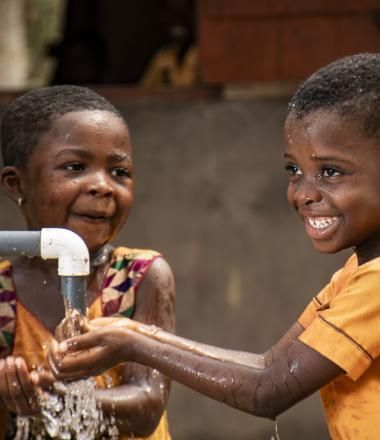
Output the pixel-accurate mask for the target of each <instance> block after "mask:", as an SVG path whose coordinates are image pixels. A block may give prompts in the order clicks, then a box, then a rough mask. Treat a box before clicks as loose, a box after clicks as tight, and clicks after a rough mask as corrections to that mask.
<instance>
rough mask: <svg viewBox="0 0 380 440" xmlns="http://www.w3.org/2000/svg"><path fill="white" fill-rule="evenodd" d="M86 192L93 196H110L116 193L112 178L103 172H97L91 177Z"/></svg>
mask: <svg viewBox="0 0 380 440" xmlns="http://www.w3.org/2000/svg"><path fill="white" fill-rule="evenodd" d="M86 191H87V192H89V193H90V194H91V195H93V196H101V197H104V196H110V195H112V194H113V192H114V186H113V183H112V180H111V178H110V176H108V175H106V173H103V172H97V173H93V174H92V175H91V176H89V179H88V181H87V184H86Z"/></svg>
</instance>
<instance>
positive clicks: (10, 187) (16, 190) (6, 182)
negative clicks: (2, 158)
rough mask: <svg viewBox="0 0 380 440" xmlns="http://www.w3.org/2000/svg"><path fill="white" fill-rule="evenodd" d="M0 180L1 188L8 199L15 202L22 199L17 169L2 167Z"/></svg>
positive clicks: (19, 176) (19, 173)
mask: <svg viewBox="0 0 380 440" xmlns="http://www.w3.org/2000/svg"><path fill="white" fill-rule="evenodd" d="M0 178H1V186H2V188H3V190H4V192H5V194H6V195H7V196H8V197H9V198H11V199H12V200H14V201H15V202H17V200H18V199H19V198H20V197H21V198H23V191H22V184H21V180H22V174H21V171H20V170H19V169H18V168H16V167H13V166H7V167H4V168H3V169H2V170H1V174H0Z"/></svg>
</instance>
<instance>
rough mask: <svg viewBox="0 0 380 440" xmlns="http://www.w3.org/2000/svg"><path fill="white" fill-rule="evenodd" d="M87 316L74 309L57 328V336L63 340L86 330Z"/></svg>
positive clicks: (58, 339) (57, 338) (59, 339)
mask: <svg viewBox="0 0 380 440" xmlns="http://www.w3.org/2000/svg"><path fill="white" fill-rule="evenodd" d="M86 331H87V329H86V318H85V317H83V316H82V315H81V314H80V313H79V312H78V311H76V310H74V311H73V312H71V313H70V315H68V316H66V317H65V318H64V319H63V320H62V321H61V323H60V324H59V325H58V326H57V328H56V329H55V338H56V340H57V341H59V342H61V341H64V340H65V339H67V338H72V337H73V336H76V335H80V334H81V333H84V332H86Z"/></svg>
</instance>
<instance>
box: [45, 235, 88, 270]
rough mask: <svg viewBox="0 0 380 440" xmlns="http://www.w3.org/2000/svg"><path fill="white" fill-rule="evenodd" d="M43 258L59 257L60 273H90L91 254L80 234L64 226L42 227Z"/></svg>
mask: <svg viewBox="0 0 380 440" xmlns="http://www.w3.org/2000/svg"><path fill="white" fill-rule="evenodd" d="M40 246H41V258H43V259H48V258H57V259H58V275H60V276H87V275H88V274H89V273H90V256H89V253H88V249H87V246H86V244H85V242H84V241H83V240H82V238H81V237H79V235H77V234H75V233H74V232H72V231H70V230H68V229H63V228H43V229H41V241H40Z"/></svg>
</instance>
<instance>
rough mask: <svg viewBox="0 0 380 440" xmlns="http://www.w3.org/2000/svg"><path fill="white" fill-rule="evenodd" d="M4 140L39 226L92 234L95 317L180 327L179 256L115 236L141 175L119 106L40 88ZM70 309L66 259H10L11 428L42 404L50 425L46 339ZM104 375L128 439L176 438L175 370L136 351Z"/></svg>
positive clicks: (88, 238) (1, 388)
mask: <svg viewBox="0 0 380 440" xmlns="http://www.w3.org/2000/svg"><path fill="white" fill-rule="evenodd" d="M1 147H2V156H3V163H4V167H3V169H2V170H1V183H2V187H3V189H4V191H5V192H6V194H7V195H8V196H9V197H10V198H11V199H12V200H14V201H15V202H16V203H17V204H18V206H19V207H20V211H21V213H22V214H23V216H24V218H25V222H26V226H27V229H28V230H40V229H41V228H45V227H57V228H66V229H70V230H71V231H73V232H75V233H77V234H78V235H79V236H81V237H82V239H83V240H84V241H85V243H86V245H87V247H88V249H89V252H90V256H91V274H90V276H89V279H88V292H87V301H88V317H89V318H95V317H100V316H127V317H131V318H133V319H138V320H139V321H142V322H146V323H147V324H155V325H159V326H161V327H163V328H165V329H166V330H167V331H169V332H171V331H173V330H174V282H173V276H172V272H171V270H170V267H169V265H168V263H167V262H166V261H165V259H164V258H163V257H162V256H161V255H160V254H159V253H157V252H155V251H151V250H142V249H131V248H127V247H117V248H115V247H113V246H112V245H111V244H110V243H111V241H112V239H113V238H114V237H115V236H116V235H117V233H118V232H119V231H120V229H121V227H122V226H123V225H124V224H125V221H126V220H127V218H128V214H129V212H130V209H131V206H132V202H133V185H134V182H133V161H132V147H131V139H130V134H129V130H128V127H127V124H126V122H125V120H124V119H123V117H122V115H121V114H120V113H119V112H118V111H117V109H116V108H115V107H114V106H113V105H112V104H111V103H109V102H108V101H107V100H106V99H105V98H103V97H102V96H100V95H98V94H96V93H95V92H93V91H91V90H89V89H87V88H84V87H77V86H54V87H46V88H42V89H38V90H34V91H31V92H29V93H27V94H25V95H23V96H21V97H19V98H17V99H16V100H15V101H14V102H13V103H11V104H10V106H9V107H8V108H7V109H6V111H5V113H4V114H3V118H2V125H1ZM64 316H65V308H64V303H63V299H62V296H61V294H60V291H59V280H58V274H57V268H56V262H54V261H53V262H51V261H50V262H47V261H43V260H41V259H40V258H32V259H30V258H27V257H22V256H20V257H15V258H12V259H10V260H6V261H1V262H0V326H1V327H0V357H1V358H2V359H1V360H0V397H1V407H0V411H1V412H0V438H4V436H6V435H8V436H11V435H12V432H13V430H14V419H15V416H16V415H22V416H29V415H30V416H33V417H32V419H30V420H31V423H32V424H34V425H36V426H40V413H41V408H40V405H39V399H38V396H39V395H40V394H41V393H42V391H43V390H47V391H49V392H51V388H50V385H51V383H47V384H46V381H47V380H46V379H45V380H44V381H42V380H40V382H39V383H38V384H37V382H36V372H35V371H34V370H36V369H37V368H38V371H39V374H40V376H39V377H40V379H41V377H43V376H48V374H45V375H44V374H42V373H41V367H42V366H43V365H44V360H45V354H46V353H45V352H46V350H44V347H45V346H46V345H47V344H48V343H49V341H51V340H52V338H53V335H54V332H55V329H56V327H57V326H58V324H59V323H60V322H61V321H62V319H63V318H64ZM48 382H49V381H48ZM97 385H98V387H97V389H96V399H97V401H98V403H99V404H100V405H101V408H102V409H103V411H104V413H105V414H111V413H112V415H113V416H115V417H116V421H117V427H118V430H119V433H120V439H123V438H130V437H133V438H138V437H139V438H141V437H143V438H149V439H152V440H168V439H169V438H170V436H169V433H168V428H167V422H166V414H165V412H164V410H165V406H166V402H167V399H168V394H169V388H170V381H169V379H168V378H166V377H165V376H163V375H162V374H160V373H158V372H157V371H153V370H152V369H150V368H149V367H144V366H141V365H136V364H131V363H125V364H123V365H121V366H119V367H118V368H115V369H113V370H111V371H109V372H107V376H103V377H98V378H97ZM38 429H40V428H38ZM41 429H42V431H41V432H38V434H39V435H42V438H45V437H46V436H47V433H46V432H45V431H44V429H43V428H41ZM6 433H7V434H6ZM1 434H2V436H3V437H1ZM31 438H34V437H33V436H32V437H31ZM38 438H40V437H38ZM65 438H66V437H65Z"/></svg>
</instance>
